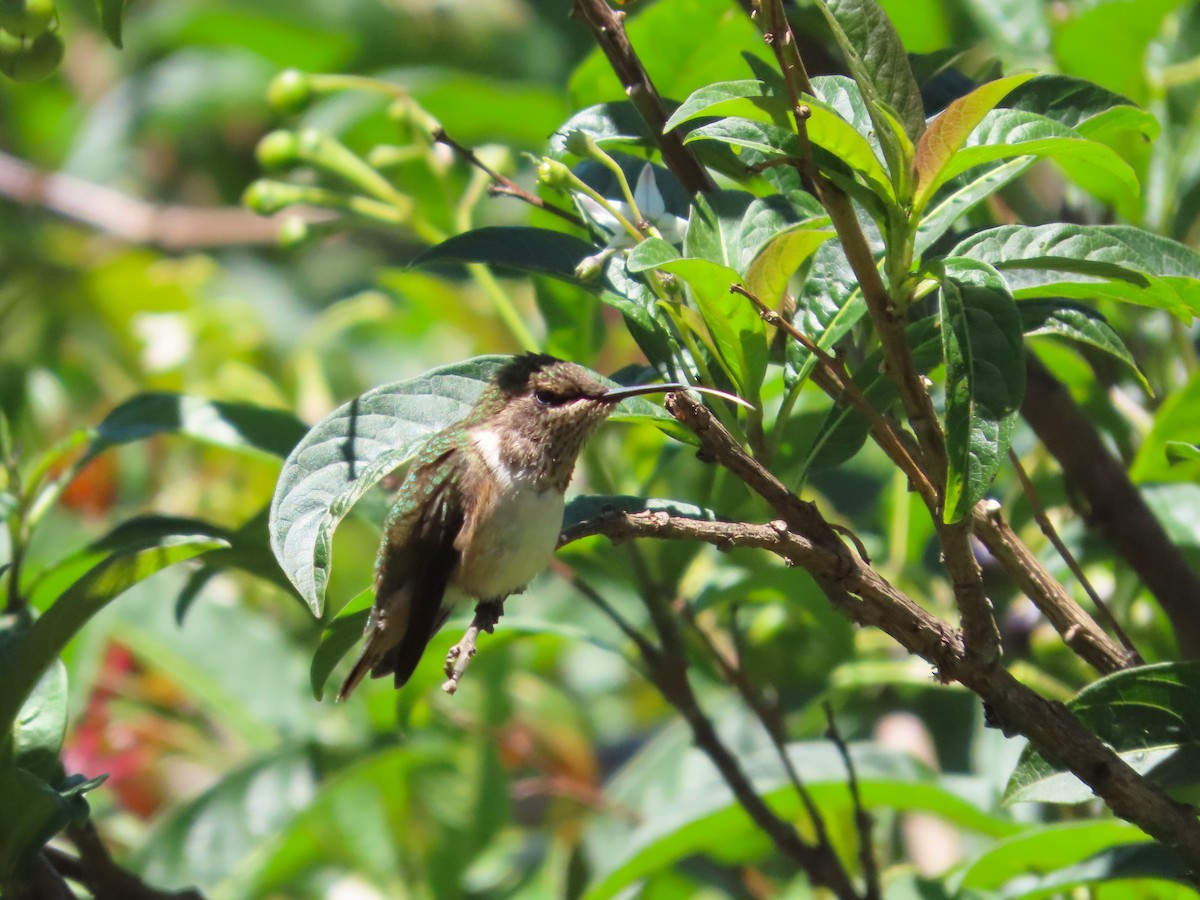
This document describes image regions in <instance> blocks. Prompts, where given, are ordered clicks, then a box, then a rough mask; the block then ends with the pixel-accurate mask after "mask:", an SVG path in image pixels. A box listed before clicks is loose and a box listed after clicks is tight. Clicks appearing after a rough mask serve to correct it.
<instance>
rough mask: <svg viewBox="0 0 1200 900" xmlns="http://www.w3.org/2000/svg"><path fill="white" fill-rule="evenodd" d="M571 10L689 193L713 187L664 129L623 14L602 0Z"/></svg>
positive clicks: (583, 1) (579, 2) (580, 2)
mask: <svg viewBox="0 0 1200 900" xmlns="http://www.w3.org/2000/svg"><path fill="white" fill-rule="evenodd" d="M574 10H575V15H577V16H579V18H580V19H582V20H583V22H584V23H585V24H586V25H587V27H588V28H589V29H590V30H591V32H592V36H593V37H594V38H595V39H596V43H597V44H599V45H600V49H601V50H603V51H604V55H605V56H606V57H608V62H609V64H610V65H611V66H612V69H613V71H614V72H615V73H616V74H617V78H619V79H620V80H621V86H622V87H623V88H624V89H625V94H626V96H628V97H629V100H630V102H631V103H632V104H633V106H634V108H635V109H636V110H637V111H638V114H639V115H640V116H641V117H642V121H644V122H645V123H646V127H647V128H648V129H650V134H651V135H652V136H653V137H654V139H655V140H656V141H657V142H658V147H659V150H660V151H662V157H663V163H664V164H665V165H666V167H667V168H668V169H670V170H671V172H672V173H673V174H674V175H675V177H676V178H678V179H679V183H680V184H681V185H683V188H684V190H686V191H687V192H688V193H689V194H694V193H697V192H698V191H711V190H714V189H715V187H716V185H715V184H713V180H712V178H711V177H709V174H708V170H707V169H705V168H704V166H702V165H701V164H700V160H699V159H697V158H696V154H695V153H693V152H692V149H691V148H690V147H688V146H687V145H686V144H684V143H683V139H682V138H681V137H680V136H679V134H678V133H676V132H674V131H671V132H667V133H664V131H663V129H664V127H665V126H666V124H667V113H666V109H665V108H664V106H663V102H662V98H661V97H660V96H659V94H658V90H657V89H656V88H655V87H654V82H652V81H651V80H650V75H649V74H648V73H647V72H646V69H645V67H644V66H643V65H642V61H641V60H640V59H638V56H637V53H635V52H634V49H633V45H632V44H630V42H629V35H628V34H626V33H625V21H624V20H625V14H624V13H622V12H617V11H616V10H614V9H613V8H612V7H610V6H609V5H608V3H607V2H606V0H575V4H574Z"/></svg>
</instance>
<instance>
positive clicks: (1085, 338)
mask: <svg viewBox="0 0 1200 900" xmlns="http://www.w3.org/2000/svg"><path fill="white" fill-rule="evenodd" d="M1017 308H1018V310H1020V313H1021V328H1022V330H1023V331H1024V332H1025V334H1026V336H1029V337H1033V336H1036V335H1052V336H1054V337H1061V338H1066V339H1068V340H1072V341H1076V342H1077V343H1081V344H1087V345H1089V346H1091V347H1095V348H1096V349H1097V350H1100V351H1102V352H1104V353H1107V354H1108V355H1109V356H1112V357H1114V358H1116V359H1118V360H1120V361H1121V362H1122V363H1124V364H1125V365H1126V366H1128V367H1129V369H1130V371H1131V372H1132V373H1133V374H1134V375H1136V376H1137V378H1138V380H1139V381H1141V382H1142V384H1143V385H1144V386H1145V387H1146V389H1147V390H1149V388H1150V384H1149V382H1147V381H1146V376H1145V375H1143V374H1142V371H1141V369H1139V368H1138V365H1137V360H1135V359H1134V358H1133V354H1132V353H1130V352H1129V348H1128V347H1126V346H1125V342H1124V341H1122V340H1121V337H1120V335H1118V334H1117V333H1116V331H1114V330H1113V327H1112V326H1111V325H1109V324H1108V320H1107V319H1105V318H1104V316H1102V315H1101V314H1100V313H1098V312H1097V311H1096V310H1094V309H1092V308H1091V307H1090V306H1084V305H1083V304H1081V303H1072V302H1071V301H1070V300H1053V299H1051V300H1024V301H1022V302H1020V303H1018V304H1017Z"/></svg>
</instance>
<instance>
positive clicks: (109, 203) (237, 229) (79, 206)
mask: <svg viewBox="0 0 1200 900" xmlns="http://www.w3.org/2000/svg"><path fill="white" fill-rule="evenodd" d="M0 197H6V198H8V199H9V200H13V201H15V202H17V203H20V204H23V205H25V206H36V207H40V208H42V209H46V210H49V211H50V212H52V213H55V214H57V215H60V216H63V217H65V218H67V219H72V220H73V221H76V222H79V223H80V224H83V225H86V226H88V227H90V228H94V229H96V230H97V231H100V232H103V233H105V234H109V235H112V236H113V237H116V238H119V239H121V240H123V241H128V242H129V243H132V244H145V245H150V246H155V247H160V248H162V249H163V250H171V251H182V250H193V249H200V248H204V247H228V246H233V245H236V244H272V243H275V240H276V238H277V236H278V234H279V221H278V218H277V217H270V218H263V217H262V216H260V215H258V214H257V213H253V212H251V211H250V210H248V209H242V208H241V207H239V206H225V207H216V208H212V209H209V208H204V207H195V206H179V205H158V204H154V203H147V202H146V201H145V200H139V199H138V198H136V197H130V196H129V195H128V194H123V193H121V192H120V191H116V190H113V189H112V188H109V187H104V186H103V185H98V184H92V183H90V182H87V181H84V180H82V179H80V178H76V177H74V176H73V175H64V174H62V173H59V172H46V171H43V170H41V169H37V168H35V167H34V166H31V165H29V163H27V162H24V161H23V160H20V159H17V158H16V157H14V156H10V155H9V154H6V153H0ZM293 214H294V211H293ZM315 218H316V217H315V216H314V219H315Z"/></svg>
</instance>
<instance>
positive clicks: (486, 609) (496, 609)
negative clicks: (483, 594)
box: [442, 600, 504, 694]
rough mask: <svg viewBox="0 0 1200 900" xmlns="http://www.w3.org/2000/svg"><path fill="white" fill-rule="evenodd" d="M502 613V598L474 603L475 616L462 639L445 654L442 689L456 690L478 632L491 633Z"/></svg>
mask: <svg viewBox="0 0 1200 900" xmlns="http://www.w3.org/2000/svg"><path fill="white" fill-rule="evenodd" d="M502 615H504V601H503V600H480V601H479V603H477V604H476V605H475V617H474V618H473V619H471V624H470V625H468V626H467V630H466V632H464V633H463V636H462V639H461V640H460V641H459V642H458V643H457V644H455V645H454V646H453V647H451V648H450V652H449V653H447V654H446V666H445V672H446V681H445V682H444V683H443V684H442V690H443V691H445V692H446V693H447V694H453V693H455V692H456V691H457V690H458V682H459V681H460V680H461V679H462V676H463V673H464V672H466V671H467V666H469V665H470V664H471V660H472V659H473V658H474V656H475V642H476V641H477V640H478V639H479V632H481V631H486V632H487V633H488V634H491V633H492V632H493V631H494V630H495V628H496V623H497V622H499V621H500V617H501V616H502Z"/></svg>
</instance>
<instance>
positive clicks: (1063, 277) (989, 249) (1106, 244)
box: [951, 223, 1200, 319]
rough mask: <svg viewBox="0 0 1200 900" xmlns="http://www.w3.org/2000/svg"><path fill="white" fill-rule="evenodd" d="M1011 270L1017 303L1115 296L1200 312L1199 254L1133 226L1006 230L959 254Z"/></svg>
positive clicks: (1182, 313) (963, 246) (978, 237)
mask: <svg viewBox="0 0 1200 900" xmlns="http://www.w3.org/2000/svg"><path fill="white" fill-rule="evenodd" d="M951 255H954V256H967V257H970V258H971V259H977V260H980V261H982V262H986V263H988V264H990V265H992V266H995V267H996V268H997V269H999V270H1001V271H1002V272H1003V273H1004V277H1005V279H1006V280H1007V281H1008V283H1009V284H1010V286H1011V287H1012V290H1013V294H1014V296H1016V297H1017V298H1018V299H1026V298H1032V297H1067V298H1071V299H1077V300H1094V299H1101V298H1105V299H1110V300H1119V301H1123V302H1126V303H1136V304H1139V305H1141V306H1152V307H1157V308H1159V309H1165V310H1167V311H1169V312H1171V313H1174V314H1175V315H1177V316H1179V317H1181V318H1184V319H1190V318H1191V317H1192V316H1194V315H1196V314H1200V253H1196V251H1194V250H1191V249H1189V248H1187V247H1185V246H1183V245H1182V244H1179V243H1177V242H1175V241H1172V240H1171V239H1170V238H1165V237H1160V236H1159V235H1156V234H1151V233H1150V232H1148V231H1143V230H1142V229H1140V228H1133V227H1131V226H1128V225H1072V224H1061V223H1059V224H1053V225H1038V226H1026V225H1001V226H1000V227H998V228H989V229H987V230H985V231H981V232H979V233H978V234H974V235H972V236H971V237H969V238H967V239H966V240H964V241H961V242H960V243H959V244H958V246H956V247H955V248H954V249H953V250H952V251H951Z"/></svg>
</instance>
